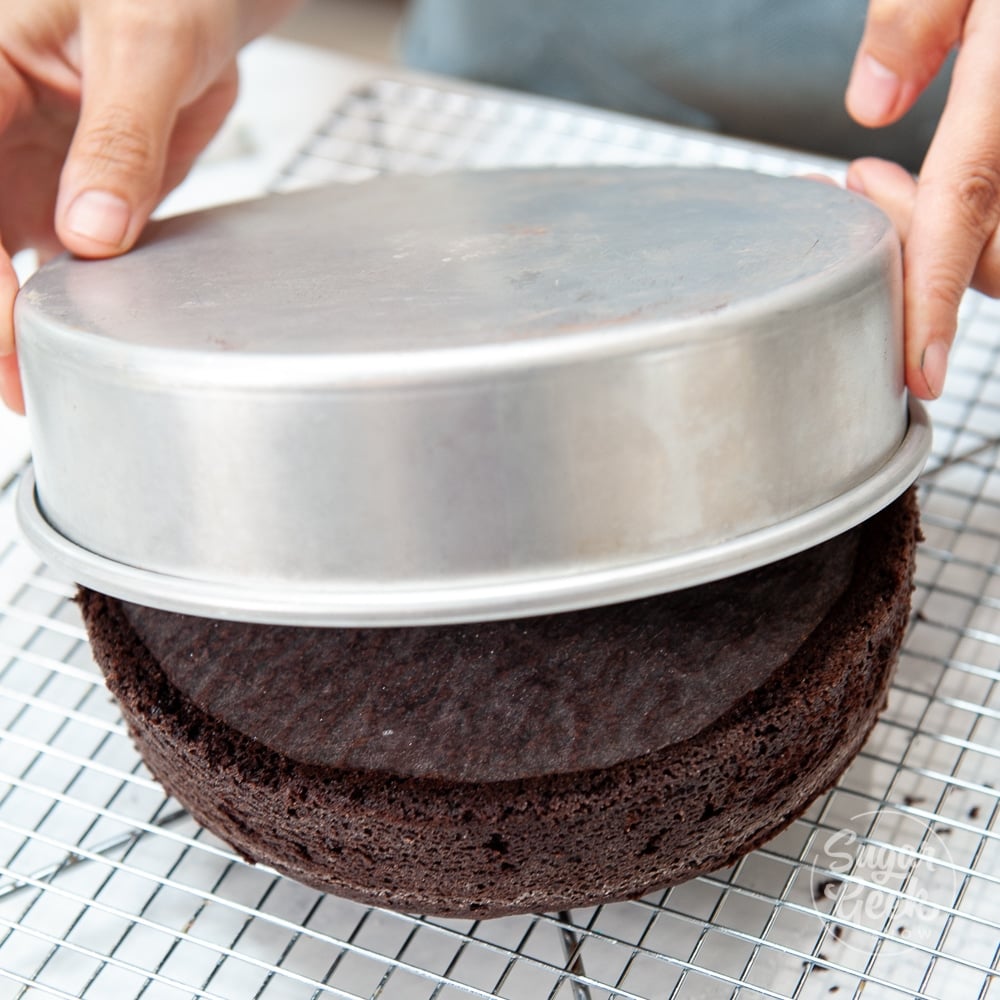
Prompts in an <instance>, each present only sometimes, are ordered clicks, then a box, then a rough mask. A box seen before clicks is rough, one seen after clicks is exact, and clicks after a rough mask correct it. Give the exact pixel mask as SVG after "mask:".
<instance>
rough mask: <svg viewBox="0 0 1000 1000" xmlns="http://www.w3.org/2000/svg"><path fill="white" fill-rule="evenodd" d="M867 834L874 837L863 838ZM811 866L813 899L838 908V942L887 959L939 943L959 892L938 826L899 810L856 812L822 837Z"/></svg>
mask: <svg viewBox="0 0 1000 1000" xmlns="http://www.w3.org/2000/svg"><path fill="white" fill-rule="evenodd" d="M859 831H867V832H863V833H862V832H859ZM811 861H812V869H811V882H812V893H813V899H814V900H815V901H816V903H817V906H819V907H820V908H822V909H824V911H825V907H826V904H827V903H831V904H832V910H831V911H830V920H831V922H832V923H833V925H834V937H835V938H836V939H837V940H838V941H840V942H841V943H842V944H843V946H844V947H845V948H851V947H855V948H858V949H861V950H863V951H864V952H865V953H870V952H871V949H872V946H873V935H877V936H879V937H883V938H884V940H883V942H882V945H881V952H882V954H886V953H888V952H889V951H891V950H893V949H896V950H904V949H905V948H906V947H907V944H908V943H919V944H924V945H933V944H934V943H935V941H936V940H937V938H938V935H939V934H940V933H941V931H942V930H943V929H944V923H945V920H946V918H947V915H948V914H947V908H948V907H950V906H952V905H953V903H954V900H955V896H956V893H957V892H958V874H957V872H956V871H955V868H954V865H953V863H952V858H951V855H950V854H949V852H948V846H947V844H946V843H945V841H944V839H943V838H942V836H941V835H940V833H939V832H938V831H937V830H935V829H934V827H933V826H932V825H931V824H929V823H926V822H925V821H924V820H922V819H919V818H918V817H914V816H909V815H907V814H906V813H901V812H897V811H895V810H893V809H881V810H872V811H870V812H863V813H857V814H856V815H854V816H852V817H851V818H850V820H849V821H848V824H847V825H845V826H844V827H843V828H841V829H839V830H835V831H833V832H831V833H826V834H824V835H821V836H820V838H819V840H818V843H816V845H815V848H814V852H813V857H812V859H811Z"/></svg>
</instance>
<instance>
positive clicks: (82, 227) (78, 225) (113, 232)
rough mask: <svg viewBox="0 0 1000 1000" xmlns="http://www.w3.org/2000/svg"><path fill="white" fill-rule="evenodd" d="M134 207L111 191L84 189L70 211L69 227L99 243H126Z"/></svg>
mask: <svg viewBox="0 0 1000 1000" xmlns="http://www.w3.org/2000/svg"><path fill="white" fill-rule="evenodd" d="M131 217H132V210H131V209H130V208H129V206H128V204H127V203H126V202H125V201H124V200H122V199H121V198H119V197H118V195H116V194H111V193H110V192H108V191H84V192H83V194H79V195H77V196H76V198H75V199H74V200H73V203H72V204H71V205H70V206H69V211H68V212H67V213H66V226H67V228H68V229H69V230H70V231H71V232H73V233H76V235H77V236H83V237H84V238H86V239H88V240H93V241H94V242H95V243H103V244H104V245H105V246H108V247H115V248H118V247H120V246H121V245H122V244H123V243H124V242H125V234H126V232H128V224H129V220H130V219H131Z"/></svg>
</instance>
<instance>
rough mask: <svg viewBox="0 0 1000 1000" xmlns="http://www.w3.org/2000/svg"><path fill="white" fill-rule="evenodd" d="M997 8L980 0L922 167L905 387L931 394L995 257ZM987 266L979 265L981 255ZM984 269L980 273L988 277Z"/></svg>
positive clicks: (990, 0)
mask: <svg viewBox="0 0 1000 1000" xmlns="http://www.w3.org/2000/svg"><path fill="white" fill-rule="evenodd" d="M998 37H1000V5H998V4H997V3H996V2H994V0H986V2H985V3H984V2H980V0H976V2H974V3H973V5H972V8H971V9H970V12H969V18H968V20H967V23H966V30H965V35H964V39H963V42H962V49H961V52H960V53H959V57H958V59H957V60H956V63H955V68H954V71H953V73H952V83H951V89H950V92H949V95H948V103H947V105H946V106H945V110H944V114H943V115H942V117H941V121H940V123H939V125H938V129H937V132H936V133H935V136H934V140H933V141H932V143H931V146H930V149H929V150H928V153H927V158H926V160H925V161H924V165H923V168H922V169H921V172H920V181H919V183H918V185H917V195H916V201H915V203H914V209H913V220H912V223H911V225H910V233H909V238H908V240H907V242H906V247H905V250H904V274H905V278H906V281H905V323H906V364H907V384H908V385H909V386H910V388H911V390H913V391H914V392H915V393H916V394H917V395H920V396H923V397H924V398H933V397H935V396H938V395H940V393H941V391H942V388H943V386H944V374H945V368H946V366H947V358H948V350H949V348H950V346H951V343H952V341H953V339H954V336H955V328H956V325H957V317H958V306H959V303H960V301H961V299H962V296H963V294H964V293H965V290H966V289H967V288H968V287H969V284H970V282H971V281H972V280H973V277H974V276H979V277H980V278H984V277H985V276H986V273H985V272H988V271H991V270H992V267H991V265H990V261H991V260H995V250H994V249H993V240H994V234H995V232H996V229H997V225H998V223H1000V116H998V115H997V113H996V101H997V97H996V95H997V94H998V93H1000V61H998V60H997V59H996V56H995V50H996V39H997V38H998ZM981 257H982V258H983V261H984V265H983V268H982V269H981V268H980V258H981ZM981 271H982V273H981Z"/></svg>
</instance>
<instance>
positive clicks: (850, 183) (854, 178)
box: [844, 170, 868, 195]
mask: <svg viewBox="0 0 1000 1000" xmlns="http://www.w3.org/2000/svg"><path fill="white" fill-rule="evenodd" d="M844 186H845V187H846V188H847V190H848V191H853V192H854V193H855V194H865V195H866V194H868V189H867V188H866V187H865V182H864V181H863V180H862V179H861V178H860V177H859V176H858V172H857V170H848V171H847V179H846V180H845V181H844Z"/></svg>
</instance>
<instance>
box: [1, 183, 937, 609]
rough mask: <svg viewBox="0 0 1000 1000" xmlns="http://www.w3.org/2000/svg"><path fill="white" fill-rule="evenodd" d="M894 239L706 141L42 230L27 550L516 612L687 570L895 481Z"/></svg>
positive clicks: (301, 601) (180, 577)
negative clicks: (83, 244) (83, 249)
mask: <svg viewBox="0 0 1000 1000" xmlns="http://www.w3.org/2000/svg"><path fill="white" fill-rule="evenodd" d="M900 317H901V276H900V253H899V245H898V242H897V239H896V237H895V235H894V233H893V230H892V227H891V225H890V223H889V222H888V220H887V219H886V218H885V217H884V216H883V215H882V214H881V213H880V212H879V211H878V210H877V209H876V208H874V207H873V206H872V205H871V204H869V203H868V202H866V201H864V200H863V199H860V198H858V197H856V196H854V195H853V194H850V193H848V192H845V191H842V190H839V189H836V188H834V187H832V186H829V185H824V184H819V183H817V182H814V181H809V180H800V179H777V178H772V177H766V176H761V175H756V174H752V173H747V172H739V171H727V170H685V169H668V168H662V169H661V168H648V169H632V170H629V169H622V168H616V169H591V168H583V169H556V170H522V171H498V172H480V173H474V172H473V173H455V174H442V175H438V176H435V177H391V178H382V179H377V180H374V181H370V182H366V183H364V184H361V185H357V186H352V187H345V186H335V187H329V188H324V189H320V190H314V191H309V192H303V193H298V194H292V195H284V196H276V197H272V198H269V199H266V200H262V201H258V202H252V203H246V204H241V205H236V206H230V207H226V208H220V209H215V210H211V211H208V212H203V213H197V214H194V215H190V216H186V217H181V218H176V219H171V220H166V221H163V222H160V223H157V224H155V225H153V226H151V227H150V229H149V232H148V234H147V235H146V236H145V237H144V239H143V242H142V244H141V245H140V247H139V248H138V249H136V250H135V251H134V252H133V253H130V254H128V255H126V256H124V257H121V258H118V259H115V260H110V261H100V262H91V261H81V260H74V259H71V258H69V257H62V258H58V259H56V260H54V261H53V262H51V263H50V264H48V265H47V266H46V267H44V268H43V269H42V270H41V271H40V272H39V273H38V274H37V275H36V276H35V277H34V278H33V279H32V280H31V281H30V282H29V283H28V284H27V285H26V287H25V288H24V290H23V291H22V293H21V295H20V297H19V299H18V301H17V306H16V323H17V335H18V343H19V354H20V359H21V365H22V376H23V380H24V386H25V392H26V401H27V409H28V419H29V424H30V431H31V436H32V443H33V454H34V475H35V478H34V479H32V478H31V477H30V476H29V477H25V480H24V485H23V487H22V495H21V498H20V504H19V508H20V515H21V520H22V524H23V527H24V530H25V532H26V534H27V536H28V538H29V540H30V541H31V542H32V543H33V544H34V545H35V546H36V548H38V549H39V550H40V551H41V552H42V554H43V555H44V556H45V557H46V558H48V559H49V560H50V561H52V562H54V563H56V564H58V565H60V566H62V567H63V568H65V569H66V570H67V571H68V572H69V573H71V574H72V575H73V576H74V577H75V578H76V579H77V580H79V581H80V582H82V583H85V584H87V585H88V586H91V587H93V588H95V589H98V590H101V591H103V592H105V593H109V594H112V595H115V596H119V597H122V598H125V599H128V600H133V601H137V602H139V603H144V604H149V605H153V606H158V607H163V608H166V609H168V610H175V611H183V612H188V613H194V614H201V615H209V616H213V617H220V618H232V619H248V620H255V621H263V622H273V623H293V624H323V625H365V624H369V625H396V624H418V623H419V624H427V623H436V622H457V621H468V620H478V619H489V618H501V617H514V616H522V615H531V614H538V613H542V612H551V611H559V610H567V609H571V608H576V607H583V606H588V605H597V604H607V603H611V602H615V601H620V600H625V599H631V598H635V597H640V596H645V595H648V594H651V593H657V592H661V591H666V590H671V589H676V588H680V587H686V586H690V585H693V584H697V583H702V582H704V581H707V580H710V579H713V578H717V577H721V576H724V575H729V574H732V573H735V572H739V571H742V570H745V569H748V568H751V567H753V566H756V565H759V564H762V563H765V562H770V561H772V560H774V559H777V558H779V557H781V556H784V555H787V554H789V553H791V552H794V551H797V550H800V549H803V548H805V547H807V546H809V545H812V544H815V543H817V542H819V541H821V540H823V539H825V538H827V537H830V536H832V535H834V534H837V533H839V532H841V531H843V530H846V529H847V528H849V527H851V526H852V525H854V524H856V523H858V522H860V521H861V520H863V519H864V518H866V517H868V516H870V515H871V514H872V513H874V512H875V511H876V510H878V509H879V508H881V507H882V506H884V505H885V504H887V503H888V502H889V501H891V500H892V499H893V498H894V497H895V496H897V495H898V494H900V493H901V492H902V491H903V490H904V489H905V488H906V486H907V485H908V484H909V483H911V482H912V481H913V479H914V478H915V477H916V475H917V474H918V472H919V470H920V468H921V466H922V464H923V461H924V459H925V457H926V454H927V449H928V445H929V428H928V424H927V420H926V417H925V415H924V412H923V410H922V409H921V408H920V407H919V406H918V405H915V404H914V405H911V406H910V407H909V408H908V406H907V402H906V397H905V393H904V388H903V379H902V343H901V333H900V328H901V319H900Z"/></svg>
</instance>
